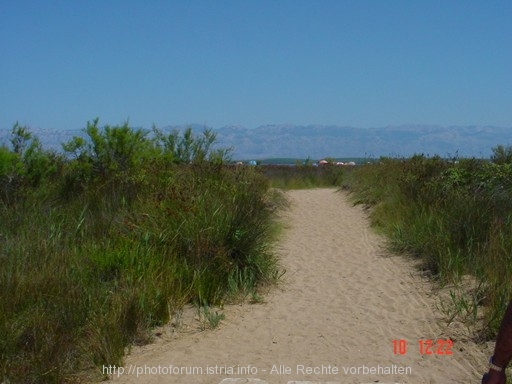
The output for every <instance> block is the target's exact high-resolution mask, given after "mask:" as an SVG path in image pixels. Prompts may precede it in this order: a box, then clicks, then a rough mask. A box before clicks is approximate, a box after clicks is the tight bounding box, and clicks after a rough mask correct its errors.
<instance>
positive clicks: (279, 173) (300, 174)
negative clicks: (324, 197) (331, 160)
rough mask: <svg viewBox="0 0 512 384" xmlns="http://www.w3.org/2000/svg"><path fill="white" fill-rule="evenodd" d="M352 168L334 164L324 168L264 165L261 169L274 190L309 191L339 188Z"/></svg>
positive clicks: (297, 165) (298, 165)
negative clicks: (344, 176) (310, 189)
mask: <svg viewBox="0 0 512 384" xmlns="http://www.w3.org/2000/svg"><path fill="white" fill-rule="evenodd" d="M350 168H351V167H348V168H347V167H341V166H336V165H334V164H326V165H322V166H312V165H301V164H296V165H295V166H287V165H262V166H261V169H262V172H263V174H264V175H265V177H266V178H267V179H268V180H269V182H270V185H271V186H272V187H273V188H280V189H307V188H320V187H337V186H340V185H341V183H342V181H343V175H344V173H346V172H347V170H348V169H350Z"/></svg>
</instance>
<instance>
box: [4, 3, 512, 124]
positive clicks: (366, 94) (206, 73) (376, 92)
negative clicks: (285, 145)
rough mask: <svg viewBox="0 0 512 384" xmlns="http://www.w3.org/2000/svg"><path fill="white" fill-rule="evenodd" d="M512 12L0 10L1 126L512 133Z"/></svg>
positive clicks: (329, 7) (471, 8) (10, 6)
mask: <svg viewBox="0 0 512 384" xmlns="http://www.w3.org/2000/svg"><path fill="white" fill-rule="evenodd" d="M511 20H512V1H510V0H505V1H484V0H481V1H470V0H464V1H455V0H453V1H452V0H448V1H441V0H438V1H437V0H431V1H419V0H408V1H396V0H386V1H384V0H380V1H376V0H375V1H364V0H352V1H343V0H335V1H329V0H315V1H313V0H310V1H301V0H289V1H287V0H272V1H264V0H253V1H248V0H237V1H223V0H215V1H211V0H208V1H195V0H189V1H152V0H145V1H133V0H118V1H116V0H101V1H99V0H88V1H78V0H75V1H68V0H62V1H53V0H48V1H23V0H19V1H18V0H16V1H15V0H0V129H8V128H10V127H11V126H12V125H13V123H14V122H16V121H19V122H20V123H21V124H24V125H28V126H31V127H38V128H54V129H66V128H70V129H71V128H73V129H75V128H82V127H84V126H85V124H86V122H87V121H89V120H92V119H93V118H95V117H99V118H100V123H104V124H118V123H122V122H124V121H126V120H129V123H130V125H132V126H140V127H146V128H150V127H151V126H152V125H153V124H156V125H157V126H165V125H169V124H172V125H174V124H191V123H199V124H204V125H206V126H209V127H220V126H224V125H242V126H245V127H249V128H252V127H257V126H259V125H263V124H283V123H289V124H303V125H306V124H336V125H349V126H355V127H363V128H364V127H368V128H369V127H384V126H387V125H396V124H408V123H416V124H439V125H444V126H449V125H497V126H505V127H512V22H511Z"/></svg>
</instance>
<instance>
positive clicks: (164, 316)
mask: <svg viewBox="0 0 512 384" xmlns="http://www.w3.org/2000/svg"><path fill="white" fill-rule="evenodd" d="M97 124H98V122H97V121H94V122H93V123H90V124H89V125H88V128H87V130H86V134H87V136H86V137H85V138H74V139H73V140H72V141H71V142H70V143H66V144H65V145H64V148H65V149H66V150H67V152H68V153H69V156H68V157H67V158H65V157H62V156H61V157H59V156H57V155H54V154H50V153H48V152H45V151H44V150H43V149H42V148H41V147H40V146H39V144H38V143H37V142H36V146H35V147H34V151H33V153H32V154H30V153H27V152H26V151H25V150H24V148H28V147H31V144H30V140H32V137H31V136H30V134H29V133H28V131H27V130H26V129H24V128H23V130H22V131H19V129H20V127H19V126H16V128H17V129H18V131H15V130H13V135H14V138H15V139H16V140H17V141H15V142H16V143H19V144H20V145H19V146H18V147H14V146H13V149H12V150H11V149H9V148H7V147H3V148H2V149H1V150H0V154H3V157H2V156H0V162H1V164H0V165H1V166H0V178H1V179H2V180H3V181H4V183H2V187H1V188H0V189H1V191H0V192H1V197H2V199H1V202H0V380H5V381H9V382H13V383H15V382H20V383H41V382H46V383H59V382H63V381H72V380H73V378H74V377H75V375H77V374H78V373H80V372H83V371H90V372H96V373H98V372H100V370H99V369H97V367H98V366H101V365H103V364H104V365H113V364H115V365H119V364H122V360H123V356H124V353H125V350H126V348H127V347H129V346H130V345H131V344H134V343H135V344H137V343H144V342H147V341H148V339H149V332H148V330H149V329H150V328H151V327H153V326H156V325H160V324H164V323H165V322H167V321H168V320H169V318H170V316H172V314H173V313H174V312H176V311H179V310H180V309H181V307H182V306H183V305H184V304H185V303H195V304H196V305H197V306H198V308H199V307H202V308H207V307H208V306H210V305H214V304H219V303H221V302H223V301H225V300H229V299H230V298H231V297H234V296H235V295H238V294H240V292H242V293H245V294H250V293H251V292H254V290H255V288H256V287H257V285H259V284H262V283H266V282H271V281H274V280H275V279H277V278H278V276H279V273H280V269H279V265H278V260H277V258H276V256H275V254H273V253H272V250H271V248H270V245H271V241H272V237H273V231H274V229H273V228H274V212H275V210H276V209H277V206H276V204H275V203H274V200H273V199H272V198H271V194H270V193H269V184H268V181H267V180H266V179H265V178H264V177H263V176H262V174H261V173H260V172H258V170H256V169H253V168H251V167H232V166H228V165H226V158H225V153H224V152H219V151H215V150H212V149H211V144H212V143H213V139H214V137H212V136H211V135H210V134H209V133H207V134H205V136H204V137H194V136H191V135H190V132H189V133H188V134H187V133H185V135H184V136H180V134H178V133H177V132H174V133H172V134H171V135H169V136H165V135H163V134H160V133H158V134H157V135H155V138H154V139H153V138H149V137H148V136H147V133H144V132H142V131H135V130H132V129H130V128H129V127H127V126H121V127H108V126H107V127H103V128H99V127H98V125H97ZM21 134H23V135H21ZM36 152H37V153H36ZM35 154H37V156H35ZM37 157H39V158H42V159H44V161H45V162H48V164H50V165H51V167H50V168H48V167H36V165H38V164H37V161H35V160H34V162H33V163H30V161H29V160H30V159H34V158H37ZM48 170H49V171H48ZM43 171H44V173H43ZM35 176H39V177H35ZM206 313H209V312H207V311H205V314H206ZM220 318H221V316H220V315H219V316H218V317H215V319H216V320H217V321H218V320H219V319H220Z"/></svg>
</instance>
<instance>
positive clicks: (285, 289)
mask: <svg viewBox="0 0 512 384" xmlns="http://www.w3.org/2000/svg"><path fill="white" fill-rule="evenodd" d="M287 195H288V197H289V199H290V201H291V207H290V209H289V210H288V211H287V212H285V213H284V215H283V218H282V220H283V221H284V223H285V227H286V229H285V231H284V233H283V235H282V239H281V240H280V241H279V243H278V245H277V252H278V253H279V254H280V257H281V258H282V265H283V266H284V268H286V274H285V275H284V277H283V281H282V282H281V283H280V284H278V286H277V287H273V288H271V289H270V291H269V292H266V293H265V295H264V301H263V303H257V304H250V303H244V304H242V305H240V304H238V305H230V306H225V307H224V309H223V313H224V314H225V319H224V320H223V321H222V322H221V324H220V325H219V326H218V327H217V328H216V329H214V330H206V331H201V330H199V329H198V324H199V323H198V321H197V319H196V320H194V314H195V312H194V311H192V312H185V313H184V314H183V319H182V320H181V319H179V320H174V322H173V324H170V325H168V326H167V327H165V328H164V329H162V330H159V331H158V335H159V336H158V337H156V341H155V343H154V344H150V345H147V346H144V347H137V348H134V349H133V350H132V352H131V354H130V355H129V356H128V357H127V358H126V361H125V366H124V368H125V371H126V372H128V371H129V370H131V371H130V373H129V374H124V375H122V376H120V377H117V375H112V377H113V380H114V381H115V382H119V383H180V384H181V383H185V384H186V383H194V384H217V383H220V382H221V381H222V380H223V379H226V378H253V379H254V378H258V379H261V380H264V381H266V382H268V383H288V382H293V381H312V382H320V383H326V382H335V383H381V384H382V383H431V384H432V383H465V384H467V383H479V382H480V381H479V380H480V377H481V375H482V373H483V372H484V371H485V369H486V359H487V358H488V354H489V352H490V348H491V347H492V345H490V343H489V344H488V345H477V344H475V343H473V342H472V341H471V340H470V339H469V338H468V337H466V336H464V334H463V331H462V330H461V328H460V327H455V326H454V324H451V325H448V324H447V322H446V319H445V318H446V316H445V315H443V313H441V311H440V309H439V299H438V296H437V294H436V290H435V287H434V286H433V285H432V283H431V282H430V281H429V280H428V279H427V277H425V274H424V273H422V272H421V271H420V270H419V269H418V268H417V267H416V266H415V265H414V262H413V261H411V260H408V259H406V258H404V257H403V256H397V255H392V254H390V253H389V252H388V251H387V250H386V248H385V240H384V238H382V237H381V236H379V235H377V234H376V233H375V231H374V230H372V229H371V228H370V226H369V221H368V218H367V214H366V213H365V211H364V210H363V208H362V207H360V206H353V205H352V204H351V203H350V202H349V199H348V196H347V195H346V194H345V193H341V192H336V190H334V189H314V190H299V191H291V192H288V193H287ZM181 321H183V325H181ZM176 323H179V325H181V326H180V327H176V326H175V325H176ZM393 340H397V341H396V347H397V348H396V350H395V348H394V346H395V344H394V343H393ZM400 340H402V341H401V342H400ZM422 340H423V345H424V347H425V348H424V350H423V353H421V351H420V341H422ZM427 340H432V341H433V342H434V344H436V343H439V344H438V345H439V346H440V347H441V348H439V349H438V348H437V347H435V348H431V349H430V352H433V353H432V354H426V352H427V350H426V346H427V343H428V341H427ZM438 340H439V341H438ZM449 340H453V346H451V348H449V342H450V341H449ZM404 344H405V348H406V349H405V350H404V349H402V350H400V347H402V348H403V347H404ZM400 352H402V353H400ZM447 352H451V353H452V354H446V353H447ZM170 366H172V367H170ZM201 370H202V373H203V374H197V373H198V372H200V371H201ZM137 371H138V375H137ZM179 371H181V372H182V374H180V372H179ZM114 372H115V373H118V371H112V373H114ZM158 372H160V374H158ZM225 382H226V381H225ZM238 382H239V383H241V382H246V381H245V380H239V381H238ZM252 382H257V381H256V380H253V381H252Z"/></svg>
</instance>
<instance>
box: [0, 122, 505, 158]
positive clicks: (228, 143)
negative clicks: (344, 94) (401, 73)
mask: <svg viewBox="0 0 512 384" xmlns="http://www.w3.org/2000/svg"><path fill="white" fill-rule="evenodd" d="M190 127H192V129H193V131H194V132H201V131H202V130H203V129H204V126H202V125H198V124H191V125H190ZM176 128H177V129H180V128H184V127H176V126H168V127H165V128H162V130H163V131H170V130H172V129H176ZM31 131H32V132H33V133H34V134H35V135H36V136H38V137H39V138H40V140H41V141H42V143H43V145H44V147H45V148H51V149H56V150H60V148H61V147H60V144H61V143H63V142H66V141H68V140H69V139H71V138H72V137H73V136H80V135H82V130H80V129H76V130H59V131H57V130H44V129H31ZM214 131H215V132H216V133H217V144H218V146H219V147H221V148H227V147H232V148H233V153H232V154H233V158H234V159H266V158H297V159H305V158H307V157H310V158H311V159H320V158H323V157H336V158H345V157H370V158H378V157H380V156H393V157H397V156H399V157H402V156H410V155H413V154H418V153H423V154H425V155H435V154H437V155H440V156H443V157H445V156H457V155H458V156H461V157H489V156H490V154H491V153H492V150H491V149H492V147H495V146H496V145H498V144H503V145H509V144H512V127H508V128H506V127H493V126H464V127H463V126H450V127H443V126H434V125H400V126H388V127H384V128H354V127H343V126H333V125H307V126H302V125H264V126H260V127H258V128H252V129H249V128H244V127H240V126H226V127H221V128H217V129H214ZM9 134H10V131H8V130H1V131H0V144H2V143H7V142H8V139H9Z"/></svg>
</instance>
